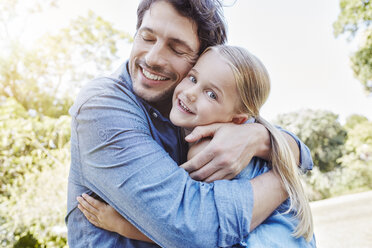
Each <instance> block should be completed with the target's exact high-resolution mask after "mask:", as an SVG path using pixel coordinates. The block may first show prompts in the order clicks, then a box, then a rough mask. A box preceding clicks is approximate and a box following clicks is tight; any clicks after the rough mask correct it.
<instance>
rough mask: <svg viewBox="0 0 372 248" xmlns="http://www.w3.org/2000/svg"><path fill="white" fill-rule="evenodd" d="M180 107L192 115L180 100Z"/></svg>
mask: <svg viewBox="0 0 372 248" xmlns="http://www.w3.org/2000/svg"><path fill="white" fill-rule="evenodd" d="M180 106H181V107H182V109H183V110H185V111H187V112H189V113H192V112H191V110H190V109H189V108H188V107H186V105H185V104H184V103H183V102H182V101H181V100H180Z"/></svg>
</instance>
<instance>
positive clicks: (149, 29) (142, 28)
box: [138, 27, 154, 33]
mask: <svg viewBox="0 0 372 248" xmlns="http://www.w3.org/2000/svg"><path fill="white" fill-rule="evenodd" d="M143 31H146V32H150V33H154V30H152V29H151V28H148V27H141V28H140V29H138V32H143Z"/></svg>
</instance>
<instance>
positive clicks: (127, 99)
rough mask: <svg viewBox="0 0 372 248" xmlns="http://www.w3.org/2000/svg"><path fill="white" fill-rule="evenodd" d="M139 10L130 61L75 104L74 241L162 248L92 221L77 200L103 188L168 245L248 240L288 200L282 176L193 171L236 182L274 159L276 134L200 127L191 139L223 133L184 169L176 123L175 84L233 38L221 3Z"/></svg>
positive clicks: (161, 2)
mask: <svg viewBox="0 0 372 248" xmlns="http://www.w3.org/2000/svg"><path fill="white" fill-rule="evenodd" d="M137 14H138V23H137V33H136V35H135V40H134V43H133V48H132V52H131V55H130V59H129V62H128V63H126V64H124V65H123V66H122V67H121V68H119V70H118V71H117V73H115V74H114V75H113V76H112V77H109V78H100V79H96V80H94V81H93V82H91V83H90V84H88V85H87V86H86V87H85V88H84V89H83V90H82V92H81V93H80V95H79V96H78V98H77V99H76V102H75V104H74V105H73V107H72V108H71V110H70V114H71V115H72V117H73V118H72V132H71V170H70V176H69V196H68V216H67V217H66V221H67V225H68V241H69V245H70V247H157V246H156V245H153V244H149V243H145V242H140V241H136V240H130V239H127V238H125V237H121V236H119V235H118V234H116V233H111V232H108V231H105V230H102V229H99V228H96V227H94V226H93V225H92V224H90V223H89V222H88V221H87V220H86V219H85V217H84V216H83V214H82V213H81V212H80V211H79V210H78V209H77V208H76V206H77V201H76V197H77V196H79V195H81V194H83V193H88V194H93V192H94V193H95V194H97V195H98V196H99V197H100V198H102V199H103V200H105V201H106V202H107V203H109V204H110V205H111V206H113V207H114V208H115V209H116V210H117V211H118V212H119V213H120V214H121V215H123V216H124V217H125V218H126V219H127V220H128V221H130V222H131V223H132V224H133V225H135V226H136V227H137V228H138V229H139V230H140V231H141V232H143V233H144V234H145V235H146V236H148V237H149V238H150V239H152V240H153V241H155V242H156V243H157V244H159V245H160V246H163V247H180V246H181V247H217V246H219V247H227V246H233V245H235V244H239V243H240V242H241V240H242V239H243V237H245V236H247V235H248V234H249V231H250V229H252V228H254V227H255V226H257V225H258V224H259V223H261V222H262V221H263V220H264V219H266V218H267V217H268V216H269V215H270V213H271V212H272V211H273V210H274V209H275V208H276V207H277V206H279V205H280V203H282V202H283V201H284V200H285V198H286V194H285V193H284V190H283V189H282V187H281V184H280V180H279V179H278V178H277V177H276V175H274V174H273V173H272V172H268V173H265V174H264V175H262V176H260V177H257V178H255V179H254V180H252V181H248V180H244V179H237V180H232V181H228V180H219V181H215V182H214V183H210V184H209V183H203V182H198V181H195V180H193V179H191V177H190V176H189V174H188V173H187V172H186V171H185V170H184V169H183V168H185V169H186V170H187V171H189V172H191V175H192V176H193V178H195V179H199V180H205V181H213V180H216V179H223V178H226V179H230V178H233V177H234V176H235V175H236V174H237V173H238V172H239V171H240V170H241V168H243V167H244V166H245V165H247V164H248V162H249V161H250V159H251V158H252V157H253V156H259V157H263V158H266V157H267V154H268V152H269V151H268V147H269V142H270V141H269V136H268V133H267V131H266V130H265V129H264V128H263V127H262V126H260V125H258V124H246V125H239V126H233V125H232V124H227V125H225V126H222V127H220V126H217V125H213V126H211V127H204V128H203V127H202V128H199V129H196V130H194V133H193V135H194V137H193V138H192V137H191V138H190V140H192V139H194V140H196V139H199V138H200V137H202V136H207V135H210V134H212V135H214V138H213V140H212V141H211V143H210V145H209V146H208V147H206V148H205V150H204V151H203V152H201V153H200V154H198V155H197V156H195V158H194V159H192V160H190V161H188V162H187V163H186V164H183V165H182V167H183V168H180V167H178V164H182V163H184V162H185V156H186V152H187V146H186V143H185V142H184V141H183V136H182V133H181V130H180V129H179V128H177V127H175V126H173V125H172V124H171V123H170V121H169V120H168V119H167V117H168V114H169V110H170V107H171V97H172V93H173V90H174V88H175V86H176V85H177V84H178V83H179V82H180V81H181V79H182V78H183V77H184V76H185V75H186V73H187V72H188V71H189V69H190V68H191V67H192V66H193V64H194V63H195V61H196V59H197V57H198V55H199V54H200V53H201V52H202V51H203V50H204V49H205V48H206V47H208V46H210V45H215V44H220V43H224V42H225V40H226V34H225V27H224V23H223V20H222V18H221V13H220V6H219V5H218V4H217V3H215V1H211V0H205V1H185V0H184V1H180V0H179V1H175V0H173V1H171V0H158V1H157V0H153V1H151V0H144V1H142V2H141V3H140V5H139V7H138V12H137ZM234 137H239V138H236V139H234ZM244 139H245V141H244V142H243V143H242V142H240V140H244ZM288 140H289V142H290V143H291V144H292V147H293V149H294V152H297V153H298V147H297V146H296V145H293V144H296V143H295V141H294V140H293V139H291V138H288ZM258 141H259V142H258ZM300 145H301V147H300V149H306V147H305V148H304V146H303V144H300ZM297 155H298V154H297ZM304 158H305V159H306V158H307V159H308V158H309V154H308V151H305V153H302V159H304ZM231 161H232V162H231ZM302 162H303V161H302ZM303 164H305V163H303ZM307 164H309V163H307ZM310 166H311V160H310ZM239 167H240V169H239Z"/></svg>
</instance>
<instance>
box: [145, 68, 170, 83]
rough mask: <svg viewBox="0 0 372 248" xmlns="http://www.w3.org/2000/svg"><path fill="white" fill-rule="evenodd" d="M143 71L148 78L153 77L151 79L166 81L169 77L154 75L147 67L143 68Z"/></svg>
mask: <svg viewBox="0 0 372 248" xmlns="http://www.w3.org/2000/svg"><path fill="white" fill-rule="evenodd" d="M142 73H143V75H145V77H147V78H148V79H151V80H158V81H164V80H166V79H167V78H166V77H162V76H158V75H154V74H152V73H150V72H148V71H146V70H145V69H142Z"/></svg>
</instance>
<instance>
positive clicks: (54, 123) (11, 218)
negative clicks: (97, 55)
mask: <svg viewBox="0 0 372 248" xmlns="http://www.w3.org/2000/svg"><path fill="white" fill-rule="evenodd" d="M69 127H70V117H69V116H60V117H59V118H58V119H57V118H50V117H47V116H43V115H40V114H37V113H36V112H35V111H26V109H25V108H24V107H23V106H22V105H20V104H19V103H18V102H17V101H16V100H15V99H13V98H8V99H6V100H5V101H4V102H3V103H2V104H0V164H1V169H0V240H1V247H17V245H16V244H18V247H62V246H63V245H64V244H66V235H65V232H63V230H64V227H65V224H64V221H63V217H64V215H65V211H66V197H67V192H66V191H67V174H68V163H69V160H70V159H69V158H70V156H69V155H70V142H69V139H70V128H69ZM61 230H62V233H61ZM23 242H26V243H27V242H31V243H35V245H36V244H44V245H45V246H34V245H32V246H25V244H24V243H23Z"/></svg>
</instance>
